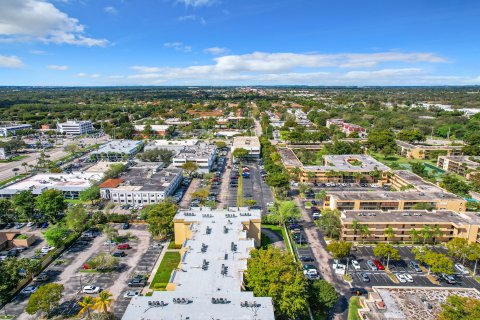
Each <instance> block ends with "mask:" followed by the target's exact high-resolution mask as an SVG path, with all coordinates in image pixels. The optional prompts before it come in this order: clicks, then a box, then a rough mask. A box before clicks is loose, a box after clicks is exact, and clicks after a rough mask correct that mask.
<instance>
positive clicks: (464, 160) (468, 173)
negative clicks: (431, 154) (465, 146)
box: [437, 156, 480, 180]
mask: <svg viewBox="0 0 480 320" xmlns="http://www.w3.org/2000/svg"><path fill="white" fill-rule="evenodd" d="M437 167H439V168H441V169H443V170H445V171H447V172H453V173H456V174H458V175H461V176H462V177H465V178H467V180H472V179H473V178H474V177H476V176H478V175H480V157H467V156H451V157H448V156H440V157H438V160H437Z"/></svg>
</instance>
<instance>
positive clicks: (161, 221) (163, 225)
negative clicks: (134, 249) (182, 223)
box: [144, 199, 178, 237]
mask: <svg viewBox="0 0 480 320" xmlns="http://www.w3.org/2000/svg"><path fill="white" fill-rule="evenodd" d="M177 210H178V206H177V204H176V203H175V202H173V201H172V200H170V199H166V200H164V201H162V202H161V203H159V204H155V205H151V206H148V207H146V208H145V209H144V211H145V212H146V215H147V219H146V221H147V223H148V230H149V231H150V233H151V234H152V236H154V237H155V236H159V235H162V236H163V237H166V236H170V235H171V234H172V233H173V217H174V216H175V214H176V213H177Z"/></svg>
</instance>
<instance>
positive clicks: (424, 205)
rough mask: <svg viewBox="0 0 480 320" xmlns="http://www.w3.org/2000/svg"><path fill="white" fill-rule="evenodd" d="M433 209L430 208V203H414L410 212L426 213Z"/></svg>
mask: <svg viewBox="0 0 480 320" xmlns="http://www.w3.org/2000/svg"><path fill="white" fill-rule="evenodd" d="M433 209H434V207H433V206H432V204H431V203H428V202H418V203H415V204H414V205H413V206H412V210H427V211H432V210H433Z"/></svg>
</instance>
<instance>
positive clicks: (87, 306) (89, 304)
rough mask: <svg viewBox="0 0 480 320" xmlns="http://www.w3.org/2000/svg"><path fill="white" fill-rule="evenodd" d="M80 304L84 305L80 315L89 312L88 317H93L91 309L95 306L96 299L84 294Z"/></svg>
mask: <svg viewBox="0 0 480 320" xmlns="http://www.w3.org/2000/svg"><path fill="white" fill-rule="evenodd" d="M78 304H79V305H80V307H82V309H80V311H79V312H78V315H82V314H84V313H87V319H92V314H91V310H92V309H93V308H94V307H95V299H94V298H93V297H92V296H83V299H82V300H81V301H78Z"/></svg>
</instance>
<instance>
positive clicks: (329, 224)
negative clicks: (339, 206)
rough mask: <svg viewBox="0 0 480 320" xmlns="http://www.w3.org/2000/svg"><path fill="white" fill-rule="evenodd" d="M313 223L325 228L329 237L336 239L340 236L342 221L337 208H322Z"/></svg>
mask: <svg viewBox="0 0 480 320" xmlns="http://www.w3.org/2000/svg"><path fill="white" fill-rule="evenodd" d="M315 224H316V225H317V226H318V227H319V228H322V229H323V230H325V232H326V235H327V236H328V237H329V238H332V239H338V238H339V237H340V232H341V228H342V222H341V221H340V212H339V211H338V210H331V209H324V210H323V211H322V214H321V215H320V218H319V219H318V220H316V221H315Z"/></svg>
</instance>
